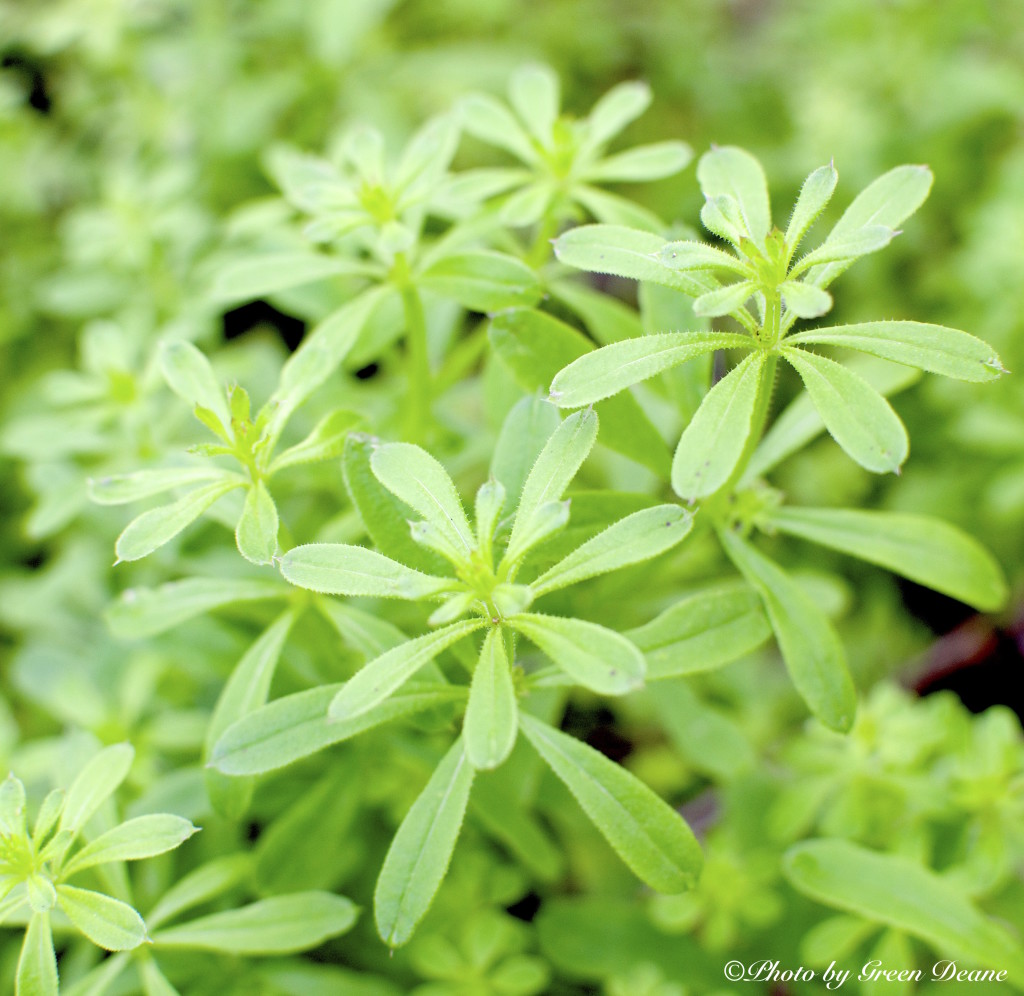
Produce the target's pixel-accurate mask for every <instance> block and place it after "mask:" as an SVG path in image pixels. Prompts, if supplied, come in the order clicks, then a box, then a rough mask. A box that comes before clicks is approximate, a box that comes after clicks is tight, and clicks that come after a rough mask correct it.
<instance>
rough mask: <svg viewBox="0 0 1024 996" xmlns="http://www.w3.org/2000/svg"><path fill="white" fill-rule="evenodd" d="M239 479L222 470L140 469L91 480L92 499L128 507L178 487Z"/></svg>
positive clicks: (186, 468) (90, 494) (210, 468)
mask: <svg viewBox="0 0 1024 996" xmlns="http://www.w3.org/2000/svg"><path fill="white" fill-rule="evenodd" d="M236 476H237V475H232V474H231V472H230V471H227V470H222V469H221V468H220V467H161V468H158V469H154V470H138V471H136V472H135V473H134V474H115V475H113V476H111V477H99V478H90V480H89V497H90V498H91V499H92V500H93V501H94V502H96V504H97V505H127V504H128V502H132V501H139V500H140V499H142V498H152V497H153V496H154V495H158V494H162V493H163V492H164V491H171V490H173V489H174V488H182V487H187V486H188V485H190V484H202V483H203V482H204V481H217V480H223V479H224V478H226V477H236ZM237 479H238V482H239V483H240V484H241V483H243V479H242V478H241V477H238V478H237Z"/></svg>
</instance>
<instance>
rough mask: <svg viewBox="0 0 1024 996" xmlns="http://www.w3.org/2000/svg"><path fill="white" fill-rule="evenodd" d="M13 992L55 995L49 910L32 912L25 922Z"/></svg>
mask: <svg viewBox="0 0 1024 996" xmlns="http://www.w3.org/2000/svg"><path fill="white" fill-rule="evenodd" d="M14 991H15V994H16V996H57V955H56V952H55V951H54V950H53V934H52V932H51V930H50V914H49V913H34V914H33V915H32V918H31V919H30V920H29V922H28V929H27V930H26V931H25V939H24V940H23V941H22V944H21V955H20V956H19V958H18V970H17V974H16V976H15V980H14Z"/></svg>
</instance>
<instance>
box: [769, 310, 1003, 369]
mask: <svg viewBox="0 0 1024 996" xmlns="http://www.w3.org/2000/svg"><path fill="white" fill-rule="evenodd" d="M787 342H789V343H811V344H814V345H820V346H842V347H843V348H844V349H856V350H859V351H860V352H862V353H871V354H872V355H873V356H880V357H881V358H882V359H884V360H893V361H894V362H896V363H905V364H907V365H908V366H912V367H920V368H921V369H922V370H927V371H929V372H930V373H937V374H942V375H943V376H944V377H953V378H955V379H956V380H969V381H986V380H995V379H996V378H997V377H998V376H999V375H1000V374H1002V373H1004V372H1005V371H1004V370H1003V364H1002V362H1001V361H1000V359H999V357H998V356H997V355H996V353H995V350H993V349H992V347H991V346H989V344H988V343H987V342H983V341H982V340H981V339H976V338H975V337H974V336H973V335H969V334H968V333H967V332H961V331H960V330H959V329H951V328H946V327H945V326H944V325H928V324H925V323H924V322H864V323H862V324H858V325H837V326H834V327H833V328H827V329H811V330H810V331H808V332H800V333H797V334H796V335H794V336H790V337H789V338H788V339H787Z"/></svg>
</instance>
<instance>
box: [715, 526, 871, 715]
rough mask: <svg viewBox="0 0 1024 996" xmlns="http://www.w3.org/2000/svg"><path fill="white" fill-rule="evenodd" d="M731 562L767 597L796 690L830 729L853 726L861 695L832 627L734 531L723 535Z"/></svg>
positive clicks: (799, 590)
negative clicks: (854, 683) (855, 687)
mask: <svg viewBox="0 0 1024 996" xmlns="http://www.w3.org/2000/svg"><path fill="white" fill-rule="evenodd" d="M718 535H719V538H720V539H721V541H722V545H723V546H724V547H725V552H726V553H727V554H728V555H729V559H730V560H731V561H732V562H733V563H734V564H735V565H736V567H737V568H738V569H739V571H740V573H741V574H742V575H743V576H744V577H745V578H746V580H747V582H748V584H750V585H751V587H753V588H754V589H755V590H756V591H757V592H758V594H760V596H761V600H762V601H763V602H764V607H765V611H766V612H767V613H768V618H769V619H770V620H771V624H772V629H773V630H774V631H775V637H776V639H777V640H778V642H779V649H780V650H781V651H782V659H783V660H784V661H785V663H786V669H787V670H788V671H789V675H790V677H791V678H792V679H793V684H794V685H795V686H796V690H797V691H798V692H799V693H800V695H801V697H802V698H803V700H804V701H805V702H806V703H807V704H808V706H810V709H811V712H813V713H814V715H815V716H817V717H818V719H820V720H821V721H822V722H823V723H824V724H825V725H826V726H828V727H829V728H830V729H833V730H838V731H839V732H840V733H846V732H847V731H849V730H850V728H851V727H852V726H853V718H854V713H855V711H856V709H857V694H856V690H855V689H854V687H853V682H852V681H851V680H850V674H849V672H848V671H847V669H846V656H845V654H844V653H843V647H842V644H841V643H840V642H839V637H838V636H837V635H836V632H835V630H834V629H833V628H832V625H831V623H829V621H828V620H827V619H826V618H825V616H824V615H822V613H821V610H820V609H818V607H817V606H816V605H815V603H814V600H813V599H812V598H811V597H810V596H809V595H808V594H807V593H806V592H805V591H804V590H803V588H801V587H800V585H799V584H797V583H796V581H794V580H793V579H792V578H791V577H790V576H789V575H788V574H787V573H786V572H785V571H783V570H782V568H780V567H779V566H778V565H777V564H775V563H773V562H772V561H771V560H769V559H768V558H767V557H765V556H764V555H763V554H761V553H759V552H758V551H757V550H756V549H754V547H753V546H751V545H750V544H749V543H747V542H745V541H744V540H742V539H740V537H739V536H737V535H736V534H735V533H734V532H732V531H731V530H722V531H720V532H719V534H718Z"/></svg>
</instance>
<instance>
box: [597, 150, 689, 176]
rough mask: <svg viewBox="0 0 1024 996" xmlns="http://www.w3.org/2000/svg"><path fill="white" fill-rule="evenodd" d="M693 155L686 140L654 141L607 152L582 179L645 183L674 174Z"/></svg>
mask: <svg viewBox="0 0 1024 996" xmlns="http://www.w3.org/2000/svg"><path fill="white" fill-rule="evenodd" d="M692 158H693V150H692V149H691V148H690V147H689V146H688V145H687V144H686V143H685V142H654V143H652V144H651V145H638V146H636V147H635V148H632V149H628V150H627V151H625V152H620V153H618V154H617V155H614V156H607V157H606V158H604V159H602V160H601V161H600V162H598V163H597V164H596V165H594V166H591V167H590V168H589V169H587V170H585V171H584V173H583V179H586V180H591V181H597V182H600V183H637V182H639V183H643V182H645V181H647V180H660V179H661V178H662V177H665V176H672V175H673V174H675V173H678V172H679V171H680V170H681V169H683V168H684V167H685V166H686V165H687V164H688V163H689V162H690V160H691V159H692Z"/></svg>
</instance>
